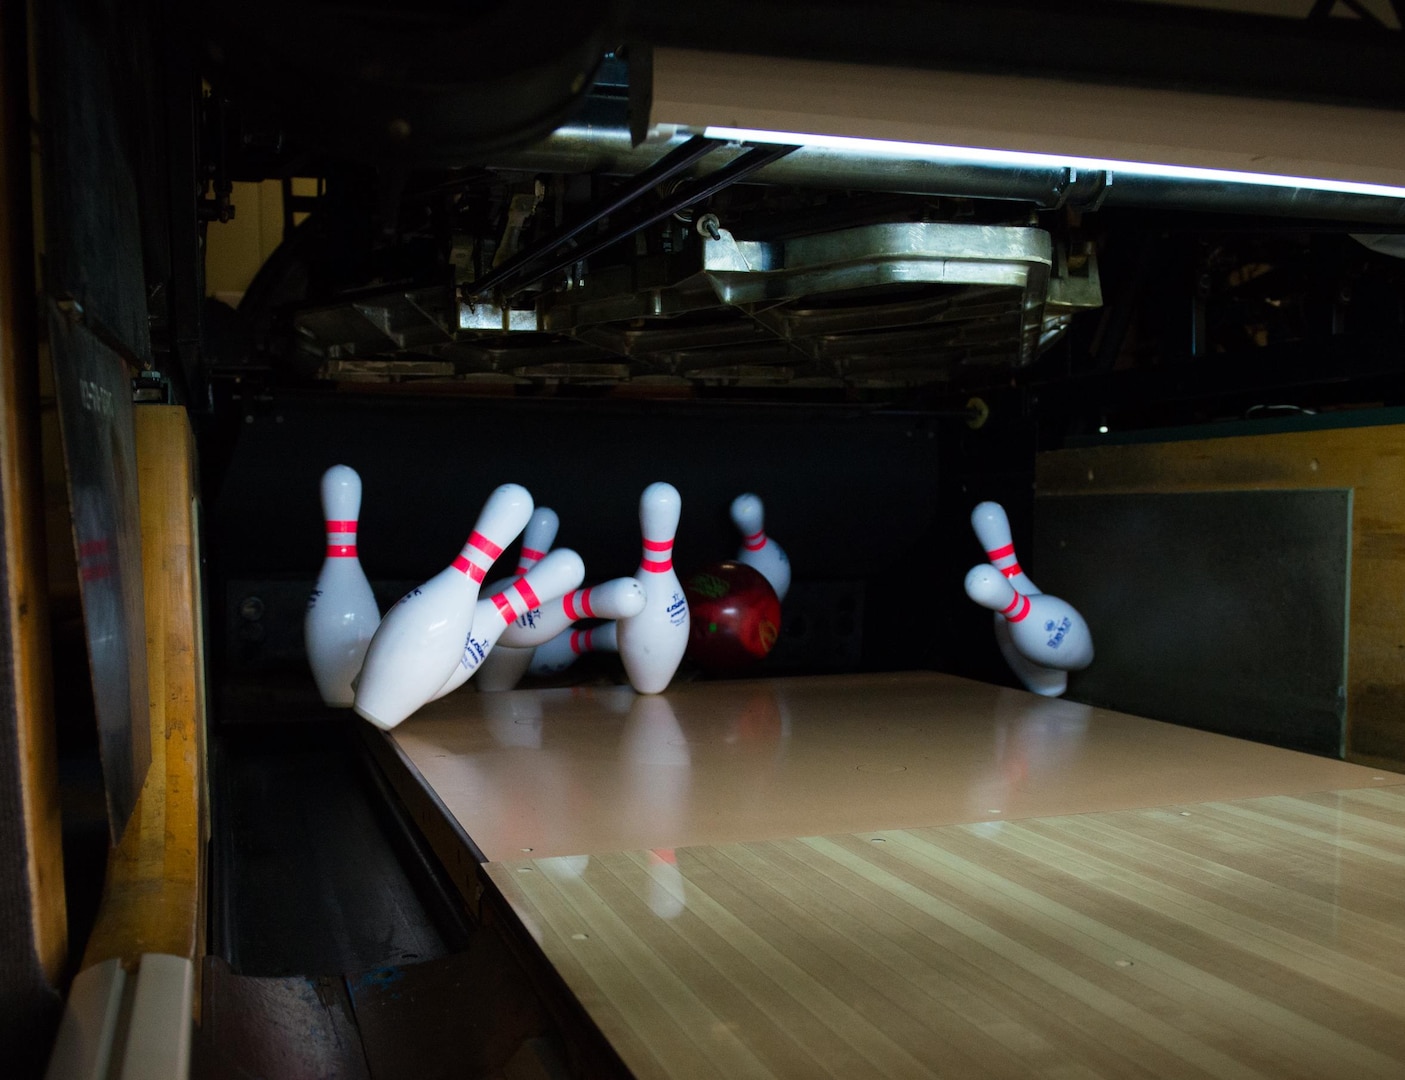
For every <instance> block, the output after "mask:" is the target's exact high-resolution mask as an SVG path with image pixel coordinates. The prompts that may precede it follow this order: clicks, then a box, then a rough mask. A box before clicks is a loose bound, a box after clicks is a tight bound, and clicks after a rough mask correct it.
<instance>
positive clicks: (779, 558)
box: [732, 493, 790, 600]
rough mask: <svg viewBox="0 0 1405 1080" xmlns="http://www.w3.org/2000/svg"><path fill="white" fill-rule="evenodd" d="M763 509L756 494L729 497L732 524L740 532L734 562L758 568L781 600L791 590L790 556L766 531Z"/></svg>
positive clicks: (754, 568)
mask: <svg viewBox="0 0 1405 1080" xmlns="http://www.w3.org/2000/svg"><path fill="white" fill-rule="evenodd" d="M765 513H766V511H765V507H763V506H762V505H761V498H760V496H758V495H752V494H750V493H748V494H745V495H738V496H737V497H736V498H735V499H733V500H732V524H734V525H735V526H736V527H737V529H738V530H739V531H740V532H741V534H742V546H741V547H740V548H739V549H737V562H739V563H744V564H745V565H747V566H750V567H751V568H752V569H753V570H758V571H760V573H761V576H762V577H764V578H765V579H766V580H767V581H769V582H770V583H771V588H773V589H774V590H775V591H776V599H777V600H784V599H785V594H786V593H787V592H788V591H789V590H790V559H789V558H788V557H787V556H786V553H785V551H784V550H783V549H782V548H781V546H780V545H779V544H778V543H776V542H775V541H774V540H772V539H771V538H770V537H769V536H767V535H766V526H765Z"/></svg>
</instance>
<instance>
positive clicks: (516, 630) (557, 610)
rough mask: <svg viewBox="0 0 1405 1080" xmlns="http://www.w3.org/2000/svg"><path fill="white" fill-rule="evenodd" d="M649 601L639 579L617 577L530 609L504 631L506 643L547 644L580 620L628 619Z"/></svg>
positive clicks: (517, 646)
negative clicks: (532, 609)
mask: <svg viewBox="0 0 1405 1080" xmlns="http://www.w3.org/2000/svg"><path fill="white" fill-rule="evenodd" d="M647 603H648V594H647V593H646V592H645V590H644V586H643V585H641V584H639V582H638V581H636V580H635V579H634V578H632V577H626V578H614V579H613V580H611V581H605V582H601V583H600V584H599V585H592V586H591V587H590V588H588V589H577V590H576V591H575V592H573V593H567V594H566V595H565V596H563V597H561V598H560V599H559V600H554V601H552V602H551V603H548V604H543V605H542V606H541V607H539V608H537V610H535V611H529V612H528V613H527V614H526V615H524V616H522V618H520V619H518V620H517V621H516V622H515V623H513V624H512V625H511V626H509V627H508V628H507V629H506V630H505V631H504V632H503V636H502V644H504V645H511V646H513V647H514V648H524V647H527V646H531V645H544V644H546V643H547V642H548V641H550V640H551V639H552V638H554V637H555V636H556V635H557V634H559V633H561V631H563V630H565V629H566V628H567V627H568V626H570V625H571V624H572V623H573V622H576V621H578V620H580V619H627V618H629V617H630V616H631V615H638V614H639V613H640V612H641V611H643V610H644V607H645V605H646V604H647Z"/></svg>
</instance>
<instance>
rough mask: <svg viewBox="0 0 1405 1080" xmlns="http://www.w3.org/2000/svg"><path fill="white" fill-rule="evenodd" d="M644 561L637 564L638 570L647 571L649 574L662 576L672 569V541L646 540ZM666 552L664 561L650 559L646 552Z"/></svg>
mask: <svg viewBox="0 0 1405 1080" xmlns="http://www.w3.org/2000/svg"><path fill="white" fill-rule="evenodd" d="M644 551H645V552H646V554H645V556H644V561H643V562H641V563H640V564H639V569H641V570H647V571H648V572H649V573H651V574H662V573H664V572H665V571H667V570H672V569H673V541H672V540H648V539H646V540H645V541H644ZM651 551H653V552H667V553H668V555H669V557H668V558H666V559H651V558H649V557H648V554H647V553H648V552H651Z"/></svg>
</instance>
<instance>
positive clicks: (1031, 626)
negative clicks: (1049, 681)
mask: <svg viewBox="0 0 1405 1080" xmlns="http://www.w3.org/2000/svg"><path fill="white" fill-rule="evenodd" d="M966 595H967V596H969V597H970V598H971V599H972V600H974V601H975V602H976V603H978V604H980V605H981V606H982V607H988V608H990V609H991V610H992V611H994V612H997V613H998V614H1000V615H1001V616H1002V617H1003V618H1004V619H1005V621H1006V622H1007V623H1009V625H1010V640H1011V641H1012V642H1013V643H1014V646H1015V648H1016V649H1018V650H1019V651H1020V653H1022V654H1023V655H1024V656H1025V657H1026V658H1027V659H1029V660H1033V661H1034V662H1035V663H1037V664H1040V665H1042V666H1044V667H1057V668H1061V669H1063V670H1064V671H1079V670H1081V669H1083V668H1085V667H1087V666H1088V665H1089V664H1091V663H1092V662H1093V635H1092V634H1091V633H1090V632H1089V630H1088V624H1087V623H1086V622H1084V621H1083V616H1082V615H1080V614H1078V612H1077V611H1076V610H1075V609H1074V607H1073V605H1072V604H1070V603H1068V602H1067V601H1065V600H1060V599H1059V598H1058V597H1057V596H1049V595H1047V594H1045V593H1035V594H1034V595H1033V596H1026V595H1025V594H1024V593H1021V592H1017V591H1016V590H1015V587H1014V586H1013V585H1011V584H1010V582H1009V579H1008V578H1006V577H1005V575H1004V574H1003V573H1001V571H1000V570H999V568H997V567H994V566H991V565H990V564H989V563H983V564H981V565H980V566H973V567H972V568H971V570H970V572H969V573H968V574H967V575H966Z"/></svg>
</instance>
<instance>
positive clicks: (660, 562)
mask: <svg viewBox="0 0 1405 1080" xmlns="http://www.w3.org/2000/svg"><path fill="white" fill-rule="evenodd" d="M682 509H683V500H682V498H681V497H680V496H679V494H678V489H677V488H675V487H674V486H673V485H672V484H666V483H657V484H650V485H649V486H648V487H646V488H645V489H644V493H643V494H642V495H641V496H640V497H639V527H640V529H641V530H642V531H643V533H644V557H643V559H642V560H641V562H640V563H639V569H638V570H637V571H635V574H634V580H635V581H637V582H639V584H641V585H643V586H644V597H645V600H644V610H643V611H641V612H640V613H639V614H638V615H633V616H630V617H629V618H627V619H621V620H619V645H620V659H621V660H623V661H624V670H625V674H627V675H628V676H629V683H630V685H631V686H633V687H634V689H635V690H637V691H638V692H639V693H641V694H657V693H659V692H660V691H662V690H663V689H664V688H665V687H667V686H668V681H669V680H670V679H671V678H673V673H674V672H675V671H677V670H678V665H679V663H680V662H682V660H683V653H684V652H685V651H686V650H687V648H688V598H687V597H686V596H684V595H683V585H682V584H681V583H680V582H679V580H678V575H677V574H676V573H674V570H673V538H674V535H675V533H677V531H678V518H679V515H680V514H681V513H682Z"/></svg>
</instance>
